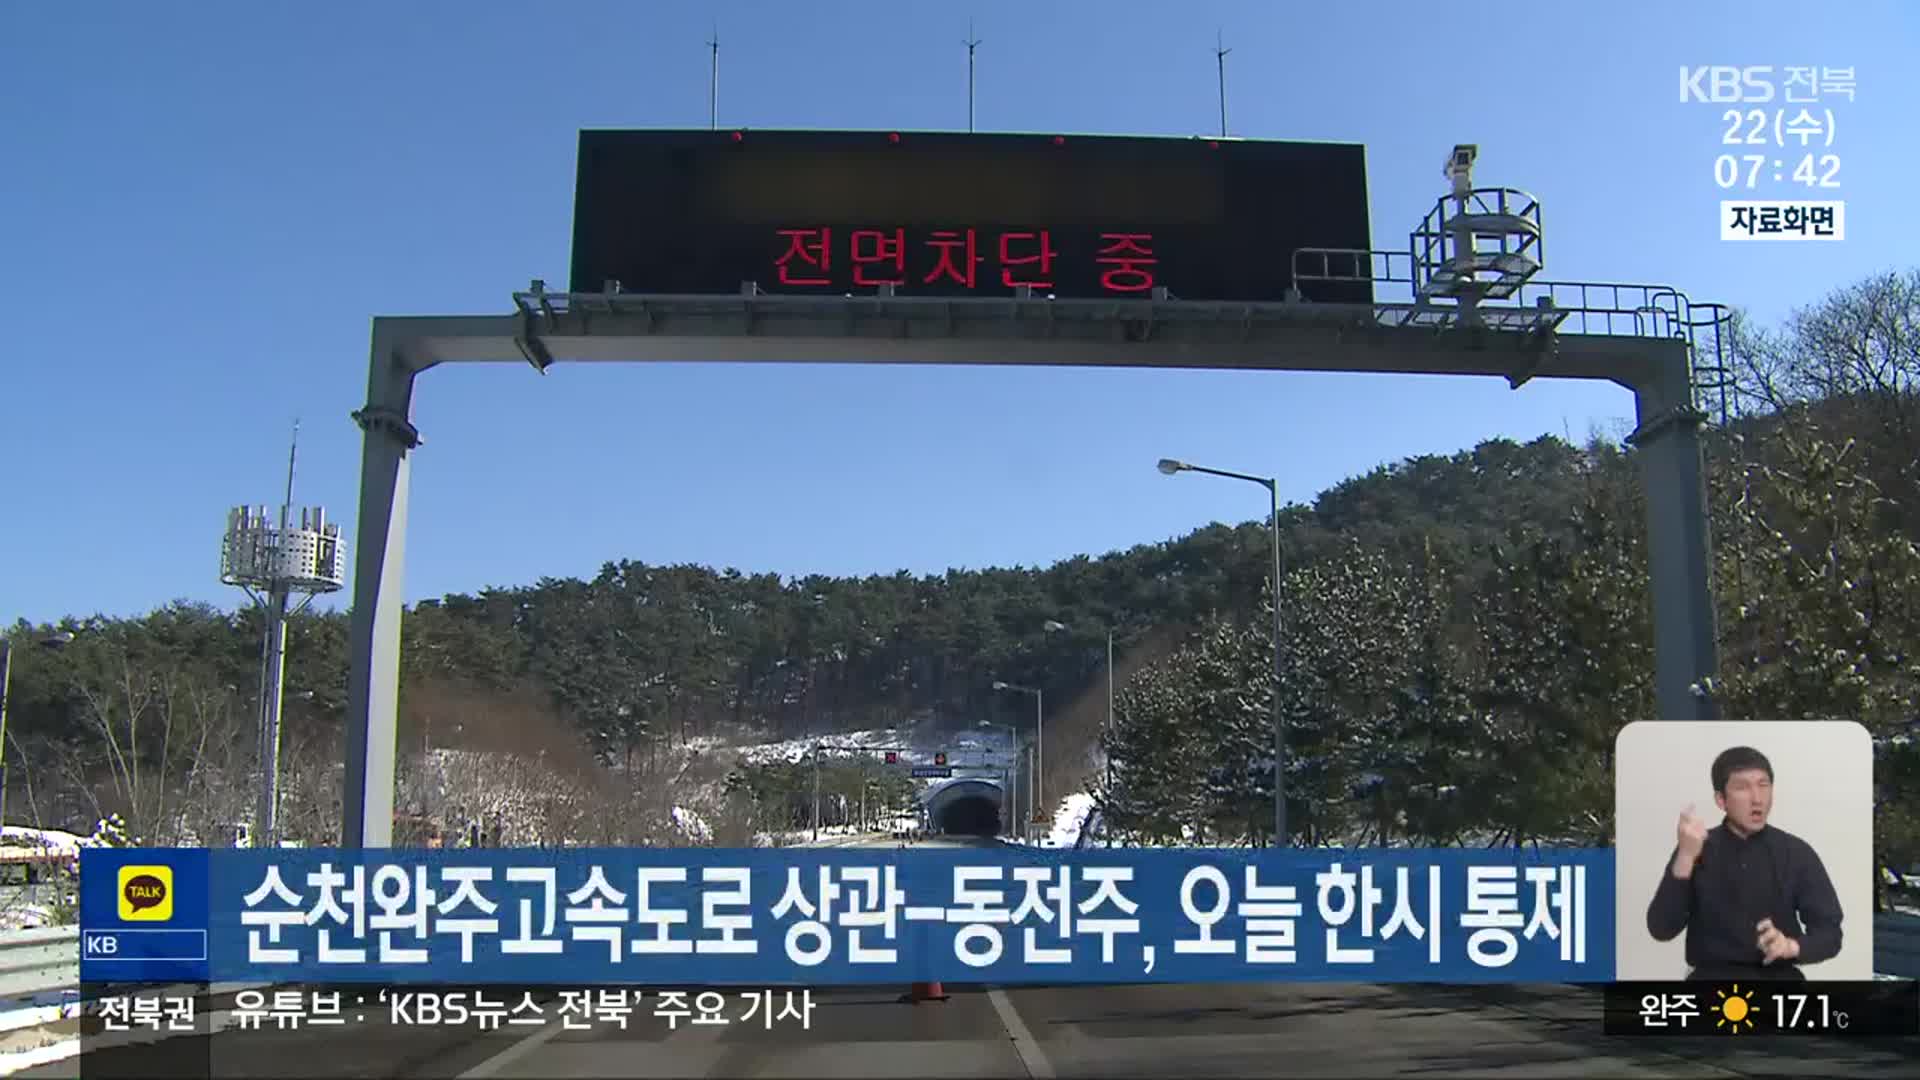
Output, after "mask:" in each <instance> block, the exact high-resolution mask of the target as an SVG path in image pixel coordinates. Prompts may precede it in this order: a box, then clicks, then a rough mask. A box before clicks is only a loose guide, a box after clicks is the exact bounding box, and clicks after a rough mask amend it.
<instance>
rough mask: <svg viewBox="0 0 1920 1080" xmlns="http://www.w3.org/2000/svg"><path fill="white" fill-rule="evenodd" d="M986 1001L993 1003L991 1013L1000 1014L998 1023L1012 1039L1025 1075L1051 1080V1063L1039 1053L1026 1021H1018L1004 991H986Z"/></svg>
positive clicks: (1018, 1018)
mask: <svg viewBox="0 0 1920 1080" xmlns="http://www.w3.org/2000/svg"><path fill="white" fill-rule="evenodd" d="M987 1000H988V1001H991V1002H993V1011H994V1012H997V1013H999V1014H1000V1023H1001V1025H1002V1026H1003V1027H1005V1028H1006V1029H1007V1034H1008V1035H1009V1036H1011V1037H1012V1039H1013V1052H1014V1053H1016V1054H1019V1055H1020V1064H1022V1065H1025V1066H1026V1067H1027V1075H1028V1076H1030V1077H1032V1078H1033V1080H1053V1075H1054V1074H1053V1063H1052V1062H1050V1061H1048V1060H1047V1055H1045V1054H1043V1053H1041V1052H1040V1044H1039V1043H1037V1042H1035V1041H1034V1039H1033V1032H1031V1031H1028V1030H1027V1024H1026V1021H1024V1020H1022V1019H1020V1012H1019V1010H1017V1009H1015V1008H1014V1007H1013V1002H1012V1001H1011V1000H1009V999H1008V997H1007V994H1006V991H1004V990H1002V989H1000V988H999V987H997V986H996V987H994V988H993V989H991V990H988V991H987Z"/></svg>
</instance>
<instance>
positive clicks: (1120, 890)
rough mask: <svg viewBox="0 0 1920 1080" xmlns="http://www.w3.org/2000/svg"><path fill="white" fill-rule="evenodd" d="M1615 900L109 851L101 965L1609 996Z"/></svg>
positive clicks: (923, 866) (998, 862)
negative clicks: (1549, 991) (1604, 986)
mask: <svg viewBox="0 0 1920 1080" xmlns="http://www.w3.org/2000/svg"><path fill="white" fill-rule="evenodd" d="M1613 910H1614V905H1613V853H1612V852H1611V851H1610V850H1605V849H1601V850H1570V849H1540V850H1538V851H1534V850H1515V849H1488V850H1478V849H1475V850H1462V849H1443V850H1386V849H1382V850H1365V849H1361V850H1347V851H1336V850H1330V849H1322V850H1283V851H1272V850H1252V851H1250V850H1246V849H1238V850H1233V849H1219V850H1216V849H1198V848H1192V849H1173V850H1164V849H1153V850H1134V849H1127V850H1120V849H1102V850H1093V851H1074V852H1060V851H1034V850H1031V849H1018V848H1004V849H995V850H990V851H977V850H938V849H925V848H918V849H916V848H898V849H877V850H858V849H851V850H850V849H836V850H825V851H823V850H817V849H799V850H796V849H783V850H741V849H710V848H706V849H686V848H679V849H585V848H574V849H473V850H446V849H441V850H404V849H393V850H375V851H364V852H353V851H340V850H329V849H283V850H246V849H215V850H203V849H169V850H154V849H146V850H137V849H136V850H127V849H89V850H87V851H86V852H84V853H83V855H82V863H81V939H82V940H81V978H82V979H83V980H84V981H89V982H92V981H140V982H145V981H160V980H176V981H233V982H289V983H291V982H385V983H434V982H445V983H470V984H471V983H515V984H525V983H535V984H561V983H565V984H581V983H607V984H616V983H628V984H638V985H692V986H747V985H751V986H825V985H836V984H838V985H873V984H887V983H909V982H929V981H951V982H969V983H970V982H991V983H999V984H1021V983H1054V984H1059V983H1116V982H1216V981H1227V982H1240V981H1262V980H1274V981H1367V982H1455V983H1458V982H1602V983H1603V982H1608V981H1611V980H1612V978H1613V961H1614V956H1613V934H1614V927H1613ZM163 915H164V917H162V916H163Z"/></svg>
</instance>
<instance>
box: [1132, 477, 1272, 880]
mask: <svg viewBox="0 0 1920 1080" xmlns="http://www.w3.org/2000/svg"><path fill="white" fill-rule="evenodd" d="M1160 471H1161V472H1163V473H1165V474H1167V475H1168V476H1172V475H1174V474H1175V473H1183V472H1197V473H1206V474H1207V475H1209V476H1224V477H1227V478H1228V479H1231V480H1245V481H1248V482H1249V483H1254V484H1260V485H1262V486H1263V487H1265V488H1266V489H1267V495H1268V497H1269V498H1270V499H1272V501H1273V516H1272V518H1271V519H1270V520H1271V524H1272V531H1273V844H1274V846H1275V847H1280V846H1283V845H1285V844H1286V843H1287V839H1288V837H1287V795H1286V777H1287V773H1286V745H1287V743H1286V719H1285V714H1284V713H1283V712H1282V711H1281V706H1280V678H1281V668H1280V649H1281V642H1282V640H1283V634H1284V632H1285V628H1284V624H1283V623H1282V621H1281V620H1282V616H1281V612H1280V575H1281V573H1282V571H1281V563H1280V482H1279V481H1278V480H1276V479H1274V478H1273V477H1271V476H1252V475H1249V474H1247V473H1237V472H1228V471H1226V470H1225V469H1208V468H1204V467H1202V466H1199V465H1189V464H1188V463H1186V462H1184V461H1176V460H1174V459H1173V458H1161V459H1160Z"/></svg>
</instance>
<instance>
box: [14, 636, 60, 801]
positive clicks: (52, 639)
mask: <svg viewBox="0 0 1920 1080" xmlns="http://www.w3.org/2000/svg"><path fill="white" fill-rule="evenodd" d="M36 640H37V642H38V643H39V644H40V645H41V646H43V647H45V648H49V649H58V648H61V647H63V646H66V645H71V644H73V631H71V630H62V631H60V632H58V633H54V634H47V635H44V636H42V637H40V638H37V639H36ZM12 686H13V639H12V638H0V826H5V825H6V820H7V695H8V692H9V691H10V690H11V689H12Z"/></svg>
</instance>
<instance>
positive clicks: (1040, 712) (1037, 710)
mask: <svg viewBox="0 0 1920 1080" xmlns="http://www.w3.org/2000/svg"><path fill="white" fill-rule="evenodd" d="M993 688H994V689H995V690H1012V691H1013V692H1015V693H1019V694H1032V695H1033V768H1032V770H1031V771H1030V773H1029V775H1031V776H1032V777H1033V800H1032V802H1033V805H1032V806H1031V807H1029V815H1032V814H1037V813H1039V812H1040V808H1041V807H1043V806H1045V805H1046V804H1047V802H1046V798H1047V786H1046V785H1045V784H1044V783H1042V782H1041V780H1040V774H1041V773H1042V772H1043V771H1044V770H1045V769H1046V766H1047V750H1046V746H1047V736H1046V712H1045V711H1044V709H1043V708H1042V705H1041V701H1042V699H1043V695H1042V694H1041V692H1040V689H1039V688H1038V687H1033V686H1016V685H1014V684H1013V683H1009V682H996V683H994V684H993Z"/></svg>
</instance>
